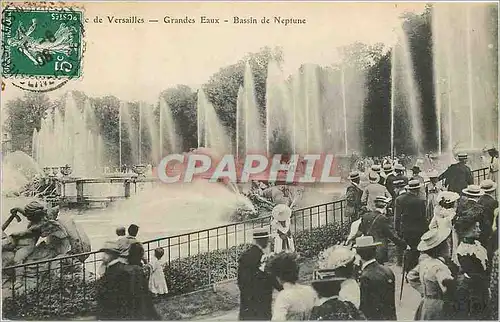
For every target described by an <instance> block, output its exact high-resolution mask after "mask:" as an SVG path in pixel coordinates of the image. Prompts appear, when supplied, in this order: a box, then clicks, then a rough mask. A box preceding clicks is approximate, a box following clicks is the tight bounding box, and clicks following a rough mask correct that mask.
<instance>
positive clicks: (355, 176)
mask: <svg viewBox="0 0 500 322" xmlns="http://www.w3.org/2000/svg"><path fill="white" fill-rule="evenodd" d="M358 178H359V172H358V171H353V172H351V173H349V178H348V179H349V180H354V179H358Z"/></svg>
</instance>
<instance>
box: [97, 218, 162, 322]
mask: <svg viewBox="0 0 500 322" xmlns="http://www.w3.org/2000/svg"><path fill="white" fill-rule="evenodd" d="M138 232H139V227H138V226H137V225H135V224H131V225H130V226H129V227H128V229H127V231H126V230H125V227H118V228H117V229H116V235H117V240H115V241H108V242H106V243H105V244H104V246H103V247H102V248H101V249H100V251H101V252H102V253H103V258H102V264H101V267H100V269H99V275H100V276H99V279H98V283H97V296H96V298H97V312H96V313H97V318H98V319H99V320H160V319H161V318H160V316H159V315H158V313H157V311H156V309H155V306H154V304H153V298H155V297H159V296H165V295H166V294H168V287H167V283H166V280H165V275H164V272H163V265H162V264H161V262H160V260H161V258H162V257H163V255H164V252H165V251H164V249H163V248H157V249H155V250H154V258H153V259H152V260H151V262H148V261H147V259H146V257H145V252H144V247H143V245H142V243H141V242H140V241H139V240H138V239H137V234H138ZM126 233H128V234H126Z"/></svg>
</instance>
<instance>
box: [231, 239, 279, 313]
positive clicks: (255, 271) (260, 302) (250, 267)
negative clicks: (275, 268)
mask: <svg viewBox="0 0 500 322" xmlns="http://www.w3.org/2000/svg"><path fill="white" fill-rule="evenodd" d="M262 255H264V253H263V251H262V250H261V249H260V248H259V247H258V246H256V245H252V246H251V247H250V248H249V249H248V250H246V251H245V252H243V254H241V256H240V259H239V266H238V288H239V289H240V314H239V319H240V320H270V319H271V317H272V306H271V304H272V298H273V289H274V288H278V285H277V281H276V279H274V278H272V277H271V276H270V275H268V274H267V273H264V272H263V271H261V270H260V269H259V267H260V264H261V258H262Z"/></svg>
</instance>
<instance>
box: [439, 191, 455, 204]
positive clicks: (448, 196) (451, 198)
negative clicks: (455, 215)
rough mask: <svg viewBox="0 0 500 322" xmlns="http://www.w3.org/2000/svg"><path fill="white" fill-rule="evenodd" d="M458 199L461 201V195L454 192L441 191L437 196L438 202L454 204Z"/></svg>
mask: <svg viewBox="0 0 500 322" xmlns="http://www.w3.org/2000/svg"><path fill="white" fill-rule="evenodd" d="M458 199H460V195H459V194H458V193H456V192H453V191H441V192H440V193H439V194H438V196H437V200H438V201H441V200H444V202H445V203H452V202H455V201H457V200H458Z"/></svg>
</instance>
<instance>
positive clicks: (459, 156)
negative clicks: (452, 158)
mask: <svg viewBox="0 0 500 322" xmlns="http://www.w3.org/2000/svg"><path fill="white" fill-rule="evenodd" d="M468 157H469V155H468V154H467V153H465V152H460V153H458V154H457V159H458V160H459V161H460V160H467V158H468Z"/></svg>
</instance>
